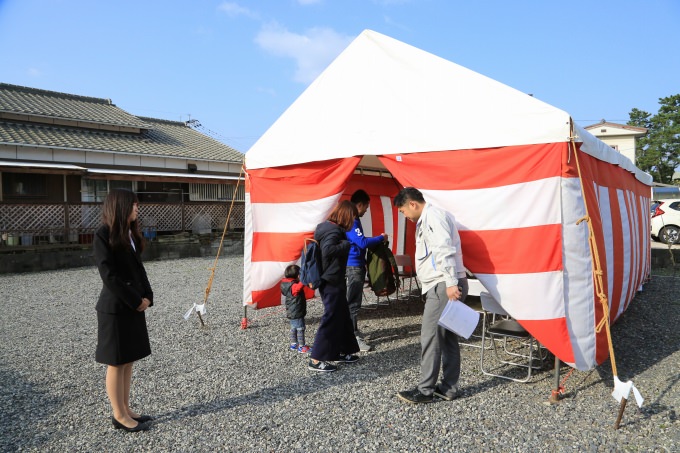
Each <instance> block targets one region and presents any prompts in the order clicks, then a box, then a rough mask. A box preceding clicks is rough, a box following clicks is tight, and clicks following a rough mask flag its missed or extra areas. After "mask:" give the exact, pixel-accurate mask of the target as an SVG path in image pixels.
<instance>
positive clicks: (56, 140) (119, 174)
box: [0, 83, 245, 245]
mask: <svg viewBox="0 0 680 453" xmlns="http://www.w3.org/2000/svg"><path fill="white" fill-rule="evenodd" d="M242 163H243V154H242V153H240V152H239V151H237V150H235V149H233V148H231V147H230V146H227V145H225V144H223V143H220V142H219V141H217V140H215V139H213V138H211V137H208V136H207V135H205V134H202V133H200V132H198V131H196V130H194V129H193V128H192V127H190V125H189V124H187V123H184V122H178V121H167V120H162V119H156V118H146V117H137V116H134V115H131V114H129V113H127V112H126V111H124V110H122V109H120V108H118V107H116V106H115V105H114V104H113V103H112V102H111V101H110V100H109V99H101V98H93V97H86V96H79V95H73V94H67V93H59V92H54V91H46V90H40V89H35V88H29V87H22V86H16V85H9V84H4V83H0V233H2V234H3V236H2V237H3V238H4V239H5V240H4V242H5V243H9V244H10V245H29V244H30V245H35V244H37V243H55V242H57V243H58V242H75V241H76V240H78V241H80V242H87V241H88V239H89V238H90V237H91V236H90V235H91V232H92V230H93V229H94V228H96V227H97V226H98V224H99V221H100V206H99V205H100V203H101V202H102V201H103V199H104V197H105V196H106V194H107V193H108V192H109V190H110V189H112V188H117V187H123V188H128V189H131V190H133V191H135V192H136V193H137V194H138V196H139V198H140V203H141V207H140V219H141V222H142V224H143V225H144V226H145V227H146V228H147V229H153V233H154V234H155V233H156V232H163V231H165V232H178V231H185V230H189V231H191V230H196V228H198V227H200V229H201V230H203V231H205V230H207V231H210V230H211V229H219V230H220V231H221V229H222V227H223V225H224V221H225V217H226V210H227V208H228V207H229V206H228V204H227V203H226V202H229V201H231V200H235V201H236V202H237V203H236V215H235V216H232V217H231V219H232V225H233V226H234V227H242V226H243V218H244V200H245V191H244V186H243V182H242V181H239V174H240V171H241V167H242ZM198 224H200V225H198ZM17 235H21V237H22V238H23V239H22V240H21V241H20V243H21V244H16V243H15V242H16V241H8V240H7V238H8V236H17ZM31 237H33V238H35V239H33V240H32V239H30V238H31Z"/></svg>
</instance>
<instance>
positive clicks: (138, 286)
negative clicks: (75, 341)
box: [93, 189, 153, 431]
mask: <svg viewBox="0 0 680 453" xmlns="http://www.w3.org/2000/svg"><path fill="white" fill-rule="evenodd" d="M137 209H138V200H137V197H136V195H135V194H134V193H132V192H131V191H129V190H124V189H114V190H112V191H111V192H109V195H108V196H107V197H106V199H105V200H104V206H103V213H102V214H103V215H102V220H103V223H104V224H103V226H102V227H101V228H99V229H98V230H97V232H96V234H95V236H94V240H93V249H94V258H95V262H96V264H97V268H98V269H99V275H100V276H101V278H102V282H103V287H102V290H101V293H100V295H99V300H98V301H97V305H96V310H97V323H98V331H97V350H96V353H95V359H96V361H97V362H99V363H104V364H106V365H108V368H107V370H106V393H107V395H108V397H109V401H110V402H111V408H112V409H113V416H112V417H111V422H112V424H113V427H114V428H116V429H123V430H125V431H143V430H146V429H148V428H149V422H150V420H151V417H149V416H148V415H139V414H138V413H136V412H134V411H132V410H131V409H130V385H131V383H132V364H133V362H134V361H136V360H139V359H142V358H144V357H146V356H148V355H150V354H151V346H150V344H149V334H148V332H147V329H146V317H145V315H144V311H145V310H146V309H147V308H149V307H150V306H151V305H153V292H152V291H151V285H150V284H149V279H148V278H147V276H146V271H145V270H144V266H143V265H142V260H141V253H142V248H143V246H144V242H143V240H142V236H141V235H140V232H139V228H138V224H137Z"/></svg>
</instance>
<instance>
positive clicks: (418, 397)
mask: <svg viewBox="0 0 680 453" xmlns="http://www.w3.org/2000/svg"><path fill="white" fill-rule="evenodd" d="M397 396H398V397H399V399H401V400H404V401H406V402H407V403H414V404H419V403H434V402H436V401H437V400H436V399H435V398H434V396H432V395H423V394H422V393H420V390H418V388H417V387H416V388H414V389H413V390H404V391H403V392H399V393H397Z"/></svg>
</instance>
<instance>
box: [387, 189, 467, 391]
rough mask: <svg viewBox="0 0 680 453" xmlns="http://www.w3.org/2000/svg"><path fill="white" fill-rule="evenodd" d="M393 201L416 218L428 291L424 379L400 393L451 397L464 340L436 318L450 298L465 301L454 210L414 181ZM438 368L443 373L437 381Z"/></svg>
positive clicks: (419, 267)
mask: <svg viewBox="0 0 680 453" xmlns="http://www.w3.org/2000/svg"><path fill="white" fill-rule="evenodd" d="M394 206H395V207H397V208H398V209H399V212H401V213H402V214H403V215H404V217H406V218H407V219H409V220H410V221H412V222H414V223H415V224H416V256H415V263H416V273H417V274H418V279H419V280H420V283H421V285H422V292H423V294H424V295H425V310H424V312H423V321H422V326H421V332H420V344H421V355H420V382H419V383H418V386H417V387H416V388H414V389H411V390H404V391H402V392H399V393H398V394H397V396H398V397H399V398H400V399H402V400H404V401H406V402H409V403H433V402H436V401H439V400H446V401H451V400H452V399H454V398H456V396H457V394H458V378H459V377H460V346H459V345H458V337H457V336H456V334H455V333H453V332H450V331H448V330H446V329H444V328H443V327H440V326H439V325H438V324H437V322H438V321H439V317H440V316H441V314H442V311H443V310H444V307H446V303H447V302H448V301H449V300H461V301H464V300H465V297H466V296H467V292H468V282H467V278H466V274H465V268H464V267H463V251H462V250H461V247H460V236H459V235H458V229H457V228H456V225H455V220H454V219H453V216H452V215H451V214H450V213H448V212H447V211H444V210H442V209H439V208H438V207H436V206H434V205H432V204H430V203H427V202H426V201H425V199H424V197H423V194H422V193H421V192H420V191H419V190H418V189H415V188H413V187H405V188H404V189H402V190H401V191H400V192H399V194H397V196H396V197H395V198H394ZM440 369H442V370H443V377H442V381H441V383H440V384H437V379H438V377H439V370H440Z"/></svg>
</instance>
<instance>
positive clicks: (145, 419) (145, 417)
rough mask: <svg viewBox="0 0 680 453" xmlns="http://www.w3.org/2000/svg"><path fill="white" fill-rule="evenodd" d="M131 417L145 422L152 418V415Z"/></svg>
mask: <svg viewBox="0 0 680 453" xmlns="http://www.w3.org/2000/svg"><path fill="white" fill-rule="evenodd" d="M132 419H133V420H135V421H137V422H139V423H146V422H150V421H151V420H153V417H152V416H150V415H140V416H139V417H132Z"/></svg>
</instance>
